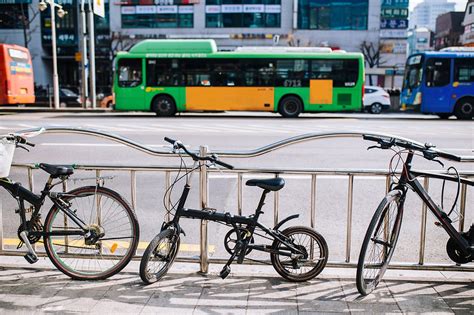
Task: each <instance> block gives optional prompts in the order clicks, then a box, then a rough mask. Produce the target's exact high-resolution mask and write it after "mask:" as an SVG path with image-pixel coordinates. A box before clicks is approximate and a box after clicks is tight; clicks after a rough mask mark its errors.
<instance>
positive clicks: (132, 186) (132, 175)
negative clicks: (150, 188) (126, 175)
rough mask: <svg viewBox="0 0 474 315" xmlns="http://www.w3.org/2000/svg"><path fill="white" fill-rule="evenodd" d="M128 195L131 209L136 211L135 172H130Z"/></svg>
mask: <svg viewBox="0 0 474 315" xmlns="http://www.w3.org/2000/svg"><path fill="white" fill-rule="evenodd" d="M130 194H131V195H132V208H133V210H136V209H137V171H130Z"/></svg>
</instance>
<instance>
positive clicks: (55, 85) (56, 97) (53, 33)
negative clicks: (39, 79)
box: [49, 0, 59, 109]
mask: <svg viewBox="0 0 474 315" xmlns="http://www.w3.org/2000/svg"><path fill="white" fill-rule="evenodd" d="M49 6H50V8H51V43H52V46H53V47H52V48H53V94H54V109H59V79H58V56H57V53H56V19H55V15H56V4H55V3H54V0H49Z"/></svg>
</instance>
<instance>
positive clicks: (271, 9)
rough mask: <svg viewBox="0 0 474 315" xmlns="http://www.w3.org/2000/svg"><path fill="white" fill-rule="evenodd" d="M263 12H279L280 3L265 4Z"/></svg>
mask: <svg viewBox="0 0 474 315" xmlns="http://www.w3.org/2000/svg"><path fill="white" fill-rule="evenodd" d="M265 13H281V5H279V4H267V5H265Z"/></svg>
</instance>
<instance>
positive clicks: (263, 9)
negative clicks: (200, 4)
mask: <svg viewBox="0 0 474 315" xmlns="http://www.w3.org/2000/svg"><path fill="white" fill-rule="evenodd" d="M280 24H281V0H207V1H206V27H208V28H215V27H246V28H264V27H280Z"/></svg>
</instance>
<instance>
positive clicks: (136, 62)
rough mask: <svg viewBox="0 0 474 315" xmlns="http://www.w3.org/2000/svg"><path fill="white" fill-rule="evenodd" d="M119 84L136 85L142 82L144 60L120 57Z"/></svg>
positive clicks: (121, 85) (123, 85) (122, 85)
mask: <svg viewBox="0 0 474 315" xmlns="http://www.w3.org/2000/svg"><path fill="white" fill-rule="evenodd" d="M118 76H119V77H118V85H119V86H120V87H134V86H138V85H140V84H141V83H142V60H141V59H120V60H119V69H118Z"/></svg>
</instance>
